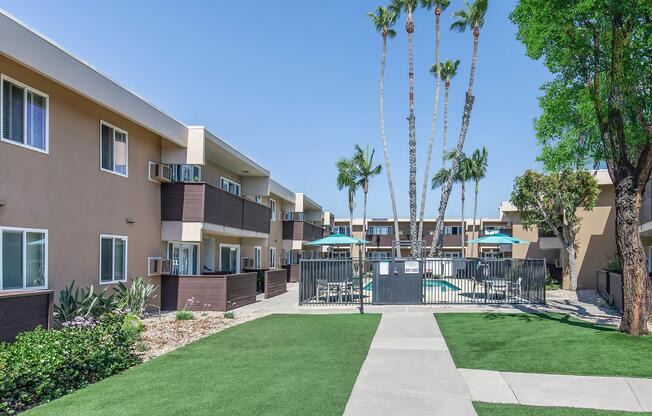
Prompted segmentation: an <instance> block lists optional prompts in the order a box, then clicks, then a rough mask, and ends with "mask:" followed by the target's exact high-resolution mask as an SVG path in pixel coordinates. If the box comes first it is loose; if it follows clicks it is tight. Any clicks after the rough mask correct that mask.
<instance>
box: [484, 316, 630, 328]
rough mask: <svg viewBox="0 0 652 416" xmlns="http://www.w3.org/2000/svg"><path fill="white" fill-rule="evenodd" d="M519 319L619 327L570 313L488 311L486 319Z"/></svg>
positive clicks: (595, 326) (591, 326)
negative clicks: (594, 321)
mask: <svg viewBox="0 0 652 416" xmlns="http://www.w3.org/2000/svg"><path fill="white" fill-rule="evenodd" d="M508 318H509V319H514V318H516V319H518V320H519V321H521V322H527V323H530V322H541V321H553V322H557V323H560V324H564V325H570V326H574V327H577V328H584V329H590V330H594V331H604V332H618V329H617V328H615V327H610V326H605V325H596V324H593V323H591V322H584V321H580V320H578V319H575V318H572V317H571V316H570V315H562V314H550V313H531V312H528V313H527V314H504V313H488V314H485V316H484V319H486V320H490V321H497V320H505V319H508Z"/></svg>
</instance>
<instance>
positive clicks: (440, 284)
mask: <svg viewBox="0 0 652 416" xmlns="http://www.w3.org/2000/svg"><path fill="white" fill-rule="evenodd" d="M397 279H398V278H397ZM423 286H424V287H433V288H439V291H440V292H447V291H449V290H450V291H459V290H461V289H460V288H459V287H457V286H455V285H454V284H452V283H449V282H447V281H445V280H437V279H424V280H423ZM373 287H374V283H373V282H369V283H367V284H366V285H365V286H364V290H372V289H373Z"/></svg>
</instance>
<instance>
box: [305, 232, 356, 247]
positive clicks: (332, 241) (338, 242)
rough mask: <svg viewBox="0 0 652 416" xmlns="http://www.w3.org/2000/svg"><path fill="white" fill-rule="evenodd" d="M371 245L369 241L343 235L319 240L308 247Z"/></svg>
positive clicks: (308, 244)
mask: <svg viewBox="0 0 652 416" xmlns="http://www.w3.org/2000/svg"><path fill="white" fill-rule="evenodd" d="M351 244H354V245H362V244H369V241H365V240H359V239H357V238H353V237H349V236H347V235H342V234H333V235H329V236H328V237H324V238H320V239H319V240H315V241H311V242H309V243H306V245H307V246H348V245H351Z"/></svg>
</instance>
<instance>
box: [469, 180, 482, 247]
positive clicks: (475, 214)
mask: <svg viewBox="0 0 652 416" xmlns="http://www.w3.org/2000/svg"><path fill="white" fill-rule="evenodd" d="M479 189H480V181H477V180H476V181H475V194H474V195H473V233H472V236H473V238H474V239H475V238H478V237H480V235H475V222H476V220H477V218H478V191H479ZM478 234H479V233H478ZM474 247H475V256H476V257H478V256H479V255H480V253H478V251H479V248H478V243H475V244H473V245H472V246H471V256H473V248H474Z"/></svg>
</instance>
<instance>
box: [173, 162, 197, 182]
mask: <svg viewBox="0 0 652 416" xmlns="http://www.w3.org/2000/svg"><path fill="white" fill-rule="evenodd" d="M172 182H201V167H199V166H197V165H172Z"/></svg>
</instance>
